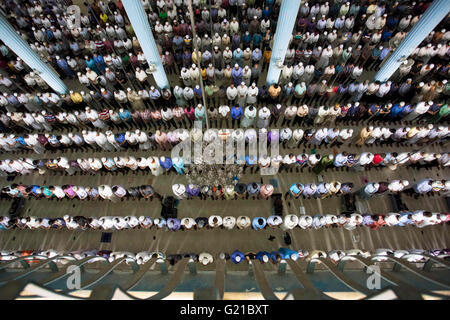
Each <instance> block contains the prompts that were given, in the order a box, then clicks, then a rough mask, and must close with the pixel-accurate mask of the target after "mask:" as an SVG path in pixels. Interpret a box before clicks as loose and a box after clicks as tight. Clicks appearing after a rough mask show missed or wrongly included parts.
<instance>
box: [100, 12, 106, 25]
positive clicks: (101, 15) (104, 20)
mask: <svg viewBox="0 0 450 320" xmlns="http://www.w3.org/2000/svg"><path fill="white" fill-rule="evenodd" d="M100 19H102V21H103V22H105V23H106V21H108V16H107V15H106V14H105V13H100Z"/></svg>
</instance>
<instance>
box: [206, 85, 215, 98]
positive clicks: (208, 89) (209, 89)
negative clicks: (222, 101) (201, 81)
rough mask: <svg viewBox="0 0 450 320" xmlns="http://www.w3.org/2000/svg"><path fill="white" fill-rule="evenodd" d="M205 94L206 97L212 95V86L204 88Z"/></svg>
mask: <svg viewBox="0 0 450 320" xmlns="http://www.w3.org/2000/svg"><path fill="white" fill-rule="evenodd" d="M205 92H206V94H207V95H208V96H210V97H211V96H212V95H213V94H214V86H206V87H205Z"/></svg>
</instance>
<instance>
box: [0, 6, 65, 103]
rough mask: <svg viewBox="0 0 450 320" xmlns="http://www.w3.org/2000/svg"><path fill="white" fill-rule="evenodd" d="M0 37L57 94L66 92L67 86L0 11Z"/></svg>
mask: <svg viewBox="0 0 450 320" xmlns="http://www.w3.org/2000/svg"><path fill="white" fill-rule="evenodd" d="M0 39H1V40H2V41H3V42H4V43H5V45H6V46H8V47H9V48H10V49H11V50H12V51H13V52H14V53H15V54H16V55H17V56H18V57H20V59H22V60H23V61H24V62H25V63H26V64H27V65H28V66H29V67H30V68H31V69H33V70H36V72H37V73H39V76H40V77H41V78H42V79H43V80H44V81H45V82H47V84H48V85H49V86H50V87H51V88H52V89H53V90H55V91H56V92H57V93H59V94H63V93H68V91H69V90H68V89H67V86H66V85H65V84H64V82H63V81H62V80H61V79H60V78H59V75H58V74H57V73H56V72H55V70H54V69H53V68H52V67H51V66H49V65H48V64H47V63H45V62H43V61H42V60H41V58H40V57H39V55H38V54H37V53H36V52H34V51H33V49H31V48H30V46H29V45H28V43H27V42H26V41H25V40H23V39H22V37H21V36H20V35H19V34H18V33H17V31H16V30H15V29H14V28H13V26H12V25H11V24H10V23H9V22H8V20H7V19H6V18H5V16H4V15H3V14H1V13H0Z"/></svg>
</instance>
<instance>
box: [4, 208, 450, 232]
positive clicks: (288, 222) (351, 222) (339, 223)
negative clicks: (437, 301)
mask: <svg viewBox="0 0 450 320" xmlns="http://www.w3.org/2000/svg"><path fill="white" fill-rule="evenodd" d="M449 221H450V214H449V213H432V212H429V211H425V210H416V211H413V212H409V211H402V212H397V213H388V214H386V215H381V214H362V215H361V214H357V213H353V214H340V215H332V214H327V215H320V214H317V215H314V216H311V215H301V216H296V215H293V214H288V215H286V216H285V217H284V218H283V217H281V216H279V215H273V216H269V217H267V218H265V217H254V218H249V217H247V216H239V217H234V216H225V217H221V216H218V215H211V216H210V217H197V218H191V217H186V218H181V219H179V218H167V219H166V218H164V217H160V218H151V217H148V216H140V217H136V216H126V217H122V216H107V217H84V216H74V217H71V216H69V215H65V216H64V217H62V218H46V217H44V218H41V217H34V216H28V217H22V218H10V217H8V216H3V217H0V230H10V229H20V230H23V229H30V230H38V229H44V230H50V229H67V230H105V231H113V230H130V229H151V228H152V227H154V228H156V229H158V230H166V231H167V230H170V231H190V230H193V231H195V230H200V229H216V228H220V229H227V230H232V229H234V228H237V229H240V230H243V229H253V230H263V229H267V228H272V229H277V228H280V229H282V230H283V231H288V230H294V229H296V228H300V229H321V228H338V227H343V228H345V229H346V230H354V229H355V228H356V227H358V226H360V227H370V228H371V229H372V230H376V229H378V228H379V227H383V226H387V227H404V226H415V227H418V228H423V227H426V226H432V225H438V224H446V223H448V222H449Z"/></svg>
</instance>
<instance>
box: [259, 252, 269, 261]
mask: <svg viewBox="0 0 450 320" xmlns="http://www.w3.org/2000/svg"><path fill="white" fill-rule="evenodd" d="M264 256H267V258H269V256H270V253H268V252H267V251H260V252H258V253H257V254H256V259H258V260H259V261H261V262H264V259H263V257H264Z"/></svg>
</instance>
